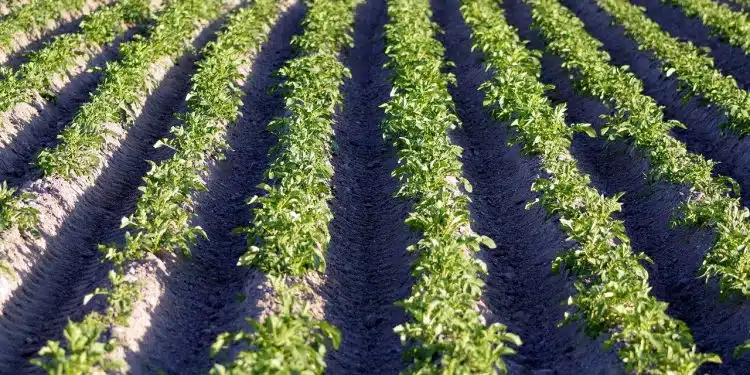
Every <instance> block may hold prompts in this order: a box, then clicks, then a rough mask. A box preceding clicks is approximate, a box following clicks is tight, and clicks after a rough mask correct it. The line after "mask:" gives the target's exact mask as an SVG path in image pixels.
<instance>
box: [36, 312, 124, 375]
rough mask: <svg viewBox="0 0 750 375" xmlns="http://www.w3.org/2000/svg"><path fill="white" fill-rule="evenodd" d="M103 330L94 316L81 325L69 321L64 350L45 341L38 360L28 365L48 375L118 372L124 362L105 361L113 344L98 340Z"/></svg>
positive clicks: (103, 324)
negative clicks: (40, 369) (38, 368)
mask: <svg viewBox="0 0 750 375" xmlns="http://www.w3.org/2000/svg"><path fill="white" fill-rule="evenodd" d="M106 327H107V326H106V324H105V323H103V322H102V319H101V317H100V316H98V315H97V314H95V313H94V314H90V315H88V316H87V317H86V318H85V319H84V320H83V321H82V322H68V325H67V326H66V327H65V331H63V336H64V337H65V342H66V344H67V345H66V347H62V346H60V344H59V343H58V342H56V341H48V342H47V345H46V346H45V347H43V348H42V349H41V350H40V351H39V356H40V357H39V358H35V359H32V360H31V363H33V364H35V365H37V366H39V367H41V368H43V369H44V370H45V371H47V374H50V375H93V374H99V373H102V372H106V371H115V370H119V369H121V368H122V367H123V365H124V364H123V363H120V362H115V361H112V360H109V359H107V358H106V356H107V355H108V354H109V353H111V352H112V351H113V350H114V348H115V341H114V340H113V339H110V340H108V341H106V342H100V341H99V340H100V338H101V336H102V334H103V333H104V331H105V330H106Z"/></svg>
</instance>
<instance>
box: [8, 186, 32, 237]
mask: <svg viewBox="0 0 750 375" xmlns="http://www.w3.org/2000/svg"><path fill="white" fill-rule="evenodd" d="M16 191H17V189H15V188H11V187H8V183H7V182H6V181H3V183H2V185H0V231H4V230H6V229H8V228H11V227H16V228H18V229H19V230H20V231H29V230H33V229H34V228H36V225H37V223H38V216H39V211H38V210H37V209H36V208H33V207H31V206H29V205H28V201H29V200H31V199H33V198H34V195H33V194H31V193H24V192H22V193H19V194H16Z"/></svg>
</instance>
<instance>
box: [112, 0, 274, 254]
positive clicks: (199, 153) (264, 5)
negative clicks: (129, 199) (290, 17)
mask: <svg viewBox="0 0 750 375" xmlns="http://www.w3.org/2000/svg"><path fill="white" fill-rule="evenodd" d="M279 11H280V9H279V6H278V4H277V2H276V1H274V0H258V1H256V2H255V3H254V4H253V5H252V6H249V7H246V8H243V9H241V10H240V11H238V12H237V13H236V14H234V15H232V17H231V18H230V20H229V22H228V26H227V28H226V29H225V30H224V31H223V32H222V33H220V34H219V37H218V39H217V40H216V41H215V42H211V43H209V44H208V45H207V46H206V48H205V51H204V56H205V59H204V60H201V61H200V62H199V65H198V71H197V73H196V74H195V75H194V76H193V78H192V81H193V88H192V90H191V92H190V93H189V94H188V100H187V102H188V103H187V106H188V111H187V113H186V114H185V115H184V116H183V117H182V122H183V125H182V126H177V127H174V128H172V129H171V133H172V138H171V139H163V140H161V141H159V142H158V143H157V145H156V146H157V147H169V148H171V149H173V150H175V153H174V155H172V157H171V158H169V159H167V160H165V161H164V162H161V163H159V164H155V163H152V168H151V170H150V171H149V172H148V174H147V175H146V177H145V178H144V184H143V186H142V187H141V188H140V190H141V191H142V192H143V194H142V195H141V197H140V198H139V199H138V201H137V203H136V209H135V212H134V213H133V214H132V215H130V216H129V217H127V218H123V221H122V226H123V227H125V228H128V229H129V232H128V234H127V235H126V243H125V245H124V247H123V248H122V249H120V251H122V252H124V253H126V254H127V255H126V256H125V257H126V258H128V259H137V258H140V257H142V255H143V254H145V253H146V252H151V253H158V252H160V251H163V250H168V251H171V250H173V249H176V250H181V251H183V252H184V253H185V254H189V253H190V249H191V247H192V246H193V245H194V244H195V242H196V241H197V240H198V238H200V237H205V232H204V231H203V229H202V228H200V227H199V226H195V225H192V224H191V221H192V219H193V215H194V211H193V202H192V195H193V194H194V193H195V192H197V191H205V190H206V186H205V184H204V182H203V181H202V179H201V175H202V174H203V173H204V172H206V165H207V164H206V161H207V159H208V158H209V157H222V153H221V150H223V149H225V148H227V147H228V146H227V144H226V141H225V139H224V134H225V129H226V127H227V126H228V125H229V124H230V123H232V122H233V121H235V120H236V119H237V118H238V117H239V115H240V113H239V108H240V106H241V104H242V95H243V92H242V89H241V87H240V84H241V81H242V80H243V79H244V78H246V76H245V74H243V73H241V72H240V68H241V67H242V65H243V64H244V65H248V64H249V63H250V61H251V60H252V56H253V54H252V51H257V50H258V49H259V47H260V46H261V45H262V44H263V42H265V41H266V39H267V37H268V32H269V30H270V26H271V25H272V24H273V23H274V22H275V21H276V19H277V18H278V15H279Z"/></svg>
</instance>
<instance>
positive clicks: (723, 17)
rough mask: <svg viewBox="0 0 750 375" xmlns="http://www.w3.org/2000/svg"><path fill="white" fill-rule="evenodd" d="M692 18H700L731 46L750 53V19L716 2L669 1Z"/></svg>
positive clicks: (711, 0) (700, 0)
mask: <svg viewBox="0 0 750 375" xmlns="http://www.w3.org/2000/svg"><path fill="white" fill-rule="evenodd" d="M668 2H669V3H672V4H674V5H677V6H679V7H680V8H681V9H682V10H683V11H684V12H685V14H687V15H688V16H690V17H698V18H700V20H701V21H702V22H703V23H704V24H705V25H706V26H708V27H709V28H711V30H713V31H714V32H716V33H717V34H719V35H720V36H721V37H722V39H724V40H726V41H728V42H729V43H730V44H732V45H735V46H737V47H740V48H742V49H744V50H745V53H748V52H750V18H748V15H747V14H746V13H743V12H737V11H734V10H732V8H731V7H730V6H729V5H727V4H724V3H721V2H718V1H716V0H668Z"/></svg>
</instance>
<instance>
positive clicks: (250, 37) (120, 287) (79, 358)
mask: <svg viewBox="0 0 750 375" xmlns="http://www.w3.org/2000/svg"><path fill="white" fill-rule="evenodd" d="M181 1H182V2H179V1H176V2H175V3H174V4H173V5H172V7H170V8H168V9H167V10H165V12H164V13H163V14H162V16H161V17H159V18H158V22H159V23H158V24H157V25H156V26H155V28H154V32H153V34H152V39H147V40H138V41H135V42H133V43H137V44H136V45H135V46H134V47H131V48H134V51H136V50H137V51H141V52H140V54H130V55H127V56H129V57H128V58H132V57H133V56H135V57H139V58H140V56H150V54H153V53H155V52H157V51H152V52H149V51H150V50H151V49H153V48H158V49H159V50H161V51H163V48H165V47H164V46H163V43H168V42H170V40H171V39H170V38H169V37H168V35H167V34H170V33H174V32H175V30H177V31H179V30H180V29H179V28H177V29H176V27H177V26H181V25H182V26H183V27H184V29H187V28H188V25H190V27H191V28H193V29H194V30H192V32H187V31H185V30H182V31H183V33H181V35H182V37H183V38H185V39H186V40H187V41H189V40H190V39H192V37H193V36H194V35H195V33H196V32H197V28H199V27H200V25H201V24H205V21H207V20H208V19H210V18H215V17H217V16H218V15H219V13H220V9H221V5H222V3H221V2H219V1H214V2H209V1H203V2H202V4H201V5H197V4H195V3H193V1H192V0H181ZM255 7H257V9H255ZM278 11H279V10H278V9H277V8H276V4H274V2H273V1H271V0H258V1H256V2H255V5H254V6H253V7H252V8H246V9H242V10H241V11H239V12H238V13H237V14H235V15H234V16H232V17H230V22H229V24H228V26H227V28H226V30H225V31H224V32H222V33H220V35H219V38H218V39H217V41H215V42H212V43H209V45H208V46H207V47H206V49H205V51H204V54H203V55H204V56H206V61H203V62H200V63H199V71H198V73H197V74H196V76H195V77H194V78H193V82H194V86H193V94H192V97H191V98H190V99H189V107H190V110H191V113H193V114H194V115H195V114H196V113H200V114H201V116H202V117H200V118H195V121H203V120H206V121H210V123H211V124H213V125H215V126H216V127H219V126H221V125H220V124H221V123H222V121H224V122H226V123H228V122H230V121H232V120H233V119H234V118H236V116H237V107H238V106H239V104H240V96H241V93H240V92H239V89H238V86H239V84H240V83H239V82H238V81H239V80H240V79H241V78H242V74H240V73H239V71H238V69H239V66H240V65H242V64H243V62H245V63H247V62H248V60H249V58H250V57H249V56H251V54H252V49H253V48H257V47H258V46H259V45H260V44H261V43H262V41H263V40H265V38H266V37H267V33H268V29H269V28H270V25H271V24H272V23H273V22H274V21H275V19H276V17H277V16H278ZM201 21H203V22H201ZM178 34H179V33H178ZM149 40H151V41H152V42H153V43H154V44H153V45H152V44H150V43H149V42H148V41H149ZM187 41H182V40H180V41H175V40H171V42H173V43H175V46H170V47H169V48H168V49H167V51H172V50H173V49H174V48H182V49H183V51H184V49H187V48H188V46H189V43H188V42H187ZM183 51H177V52H172V53H171V54H169V55H167V56H173V55H177V54H179V53H182V52H183ZM158 58H160V57H155V58H154V61H155V60H157V59H158ZM151 63H153V61H152V62H151ZM117 64H120V63H117ZM121 64H122V65H121V66H122V68H121V69H123V70H119V69H115V70H108V71H109V72H110V73H111V74H112V76H114V77H115V78H114V79H113V80H111V81H108V82H118V78H117V74H116V73H117V72H121V71H126V72H129V73H128V74H134V73H133V71H130V70H128V68H129V67H133V66H139V65H137V64H133V63H130V62H129V61H128V60H127V58H126V59H125V60H123V62H122V63H121ZM146 68H147V67H146ZM223 69H227V70H223ZM143 71H145V69H144V70H143ZM112 72H114V73H112ZM218 73H220V74H218ZM112 76H110V78H111V77H112ZM129 79H132V78H129ZM141 79H147V78H146V77H142V78H141ZM126 82H130V81H126ZM105 84H106V83H105ZM148 84H149V85H153V83H148ZM201 98H203V99H201ZM186 121H189V120H186ZM201 125H202V128H201V127H199V126H197V125H196V124H193V125H187V127H186V128H185V129H190V130H192V131H193V132H199V131H200V130H201V129H202V130H204V131H205V130H207V129H205V128H206V125H207V124H205V123H201ZM176 129H177V128H175V129H173V132H175V133H176V138H175V139H174V140H170V141H166V142H177V140H178V139H182V140H184V141H185V144H184V146H185V147H190V146H189V145H193V146H192V147H195V145H194V144H195V143H196V142H200V141H205V140H206V139H204V138H200V136H199V135H197V134H196V135H194V137H197V138H195V139H190V136H187V137H188V138H184V133H181V131H179V130H176ZM180 129H182V128H180ZM211 131H213V132H214V133H213V137H209V138H211V139H213V138H215V139H214V140H213V143H212V145H213V146H214V147H220V146H221V145H222V144H223V143H222V140H221V137H220V135H219V133H220V131H219V130H216V129H211ZM180 137H183V138H180ZM199 139H200V141H199ZM169 144H171V145H173V147H174V146H176V145H177V144H178V143H169ZM203 146H207V145H202V146H201V147H203ZM180 147H182V146H180ZM175 148H176V147H175ZM209 148H210V147H209ZM185 150H187V149H185ZM193 150H195V148H193ZM205 152H206V153H208V152H211V151H210V149H207V150H206V151H205ZM214 152H215V151H214ZM188 154H189V153H188ZM175 155H180V153H179V151H178V152H177V153H176V154H175ZM182 155H185V154H182ZM175 157H176V158H177V157H179V156H175ZM183 161H185V160H183ZM185 162H186V163H187V161H185ZM167 163H168V162H165V163H163V164H160V165H164V164H167ZM177 164H180V165H181V163H177ZM158 168H159V167H158V166H155V168H154V170H156V169H158ZM194 173H198V172H194ZM153 174H154V171H153V170H152V172H151V173H150V174H149V175H148V176H147V177H146V181H147V184H148V181H152V180H151V178H154V176H153ZM158 176H162V175H161V174H158V173H157V177H158ZM170 176H171V175H170ZM162 178H163V177H162ZM157 183H158V182H157ZM158 186H159V187H162V186H164V185H163V184H159V185H158ZM192 186H193V185H191V187H192ZM143 190H145V191H144V195H146V196H148V194H149V193H148V189H147V188H144V189H143ZM152 194H153V193H152ZM185 194H189V193H185ZM175 204H176V205H177V206H178V207H182V206H181V204H185V205H189V202H181V203H175ZM137 207H138V208H137V209H141V210H146V209H148V208H149V207H148V204H144V203H142V200H139V205H138V206H137ZM152 208H153V207H152ZM162 208H164V206H159V207H157V208H154V209H156V210H158V209H162ZM124 221H125V223H126V224H128V220H124ZM132 222H133V223H134V224H133V225H136V224H140V221H139V220H138V219H133V220H132ZM186 222H187V221H186ZM172 224H174V223H172ZM180 225H182V224H180ZM138 228H140V227H138ZM149 228H150V227H149ZM186 230H188V231H189V230H190V229H186ZM145 235H151V233H150V232H149V233H146V234H145ZM177 235H179V234H177ZM138 236H144V233H143V232H137V233H136V235H135V236H134V235H133V234H132V233H130V232H128V233H126V235H125V237H126V246H125V247H124V249H123V248H118V247H116V246H105V245H100V250H101V251H102V252H104V253H105V257H104V258H105V260H107V261H108V262H110V263H111V264H112V266H113V268H112V269H111V270H110V271H109V274H108V279H109V285H108V286H107V287H100V288H97V289H96V290H94V291H93V293H91V294H89V295H87V296H86V297H85V299H84V304H85V303H88V301H89V300H91V298H93V297H95V296H97V295H101V296H104V297H105V298H106V301H107V305H108V308H107V311H106V314H105V315H103V316H101V315H99V314H98V313H92V314H90V315H89V316H87V317H86V318H85V319H84V320H83V321H81V322H69V323H68V326H67V327H66V334H65V344H64V345H63V344H61V343H60V342H57V341H49V342H48V343H47V345H46V346H45V347H43V348H42V349H41V350H40V352H39V357H38V358H36V359H34V360H33V363H35V364H37V365H39V366H41V367H42V368H44V369H45V370H47V372H48V373H49V374H65V375H67V374H70V375H72V374H95V373H101V372H102V371H107V370H110V369H116V368H119V367H121V364H118V363H116V362H113V361H111V360H110V359H109V358H108V357H107V356H106V353H109V352H111V351H113V350H114V348H116V347H117V346H118V343H117V342H114V341H111V340H110V341H107V342H106V343H102V342H100V340H101V336H102V335H103V334H104V332H106V331H107V330H108V328H109V327H110V326H111V325H113V324H125V323H126V322H127V320H128V318H129V317H130V315H131V313H132V310H133V304H134V302H135V300H136V299H137V298H138V285H137V283H135V282H132V281H129V280H127V279H126V278H125V271H124V270H125V267H126V266H127V264H128V262H130V261H134V260H138V259H142V258H143V256H144V255H145V254H146V251H150V250H151V248H150V247H148V246H150V243H145V244H144V243H138V242H135V240H134V238H139V237H138ZM168 243H170V242H168ZM134 244H137V245H140V246H142V247H146V250H145V251H144V249H143V248H142V247H138V246H136V245H134ZM68 332H70V334H68Z"/></svg>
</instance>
